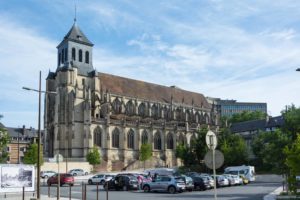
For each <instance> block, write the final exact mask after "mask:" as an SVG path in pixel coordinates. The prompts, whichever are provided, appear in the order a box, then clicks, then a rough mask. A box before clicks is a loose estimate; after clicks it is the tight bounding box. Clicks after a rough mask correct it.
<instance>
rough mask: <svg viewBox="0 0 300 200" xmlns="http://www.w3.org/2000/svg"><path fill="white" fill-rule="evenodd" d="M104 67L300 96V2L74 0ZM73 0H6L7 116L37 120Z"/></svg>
mask: <svg viewBox="0 0 300 200" xmlns="http://www.w3.org/2000/svg"><path fill="white" fill-rule="evenodd" d="M76 2H77V22H78V25H79V26H80V27H81V29H82V30H83V32H84V33H85V34H86V35H87V37H88V38H89V39H90V40H91V41H92V42H93V43H94V44H95V46H94V60H93V64H94V68H96V69H97V70H98V71H101V72H105V73H110V74H115V75H119V76H124V77H129V78H133V79H138V80H144V81H147V82H152V83H157V84H161V85H166V86H170V85H176V86H177V87H180V88H182V89H186V90H190V91H195V92H200V93H202V94H204V95H205V96H212V97H220V98H223V99H236V100H238V101H246V102H248V101H249V102H266V103H268V113H269V114H270V115H273V116H275V115H279V114H280V111H281V110H283V109H284V108H285V105H291V104H292V103H293V104H295V105H296V106H299V105H300V103H299V101H300V73H299V72H296V71H295V69H296V68H298V67H300V12H299V9H300V1H297V0H293V1H291V0H278V1H272V0H268V1H267V0H257V1H254V0H251V1H250V0H249V1H240V0H229V1H225V0H223V1H222V0H206V1H204V0H203V1H202V0H195V1H191V0H190V1H189V0H187V1H182V0H178V1H177V0H164V1H158V0H143V1H138V0H123V1H118V0H114V1H92V0H86V1H76ZM73 18H74V0H64V1H61V0H43V1H41V0H27V1H21V0H0V44H1V45H0V73H1V76H0V93H1V95H0V114H2V115H4V118H3V119H2V120H1V122H2V123H3V124H4V125H6V126H10V127H11V126H13V127H21V126H22V125H23V124H24V125H26V126H27V127H29V126H32V127H35V128H36V127H37V111H38V110H37V108H38V95H37V94H36V93H34V92H29V91H23V90H22V89H21V88H22V86H28V87H31V88H37V87H38V74H39V70H42V78H43V89H44V88H45V78H46V76H47V74H48V72H49V70H51V71H55V69H56V63H57V62H56V58H57V56H56V53H57V52H56V46H57V45H58V44H59V42H60V41H61V40H62V39H63V37H64V35H65V34H66V33H67V32H68V31H69V29H70V28H71V26H72V24H73Z"/></svg>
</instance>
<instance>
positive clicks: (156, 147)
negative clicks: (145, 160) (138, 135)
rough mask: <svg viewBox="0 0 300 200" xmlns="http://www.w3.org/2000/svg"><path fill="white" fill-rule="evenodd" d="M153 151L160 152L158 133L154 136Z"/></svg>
mask: <svg viewBox="0 0 300 200" xmlns="http://www.w3.org/2000/svg"><path fill="white" fill-rule="evenodd" d="M154 149H157V150H161V137H160V133H159V132H156V133H155V135H154Z"/></svg>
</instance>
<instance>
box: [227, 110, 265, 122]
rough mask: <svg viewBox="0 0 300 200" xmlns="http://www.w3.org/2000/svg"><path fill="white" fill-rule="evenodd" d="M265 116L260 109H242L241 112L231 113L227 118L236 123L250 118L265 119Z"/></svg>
mask: <svg viewBox="0 0 300 200" xmlns="http://www.w3.org/2000/svg"><path fill="white" fill-rule="evenodd" d="M266 116H267V114H266V113H263V112H261V111H243V112H241V113H236V114H233V115H232V116H231V117H230V118H229V122H230V123H237V122H244V121H250V120H259V119H265V118H266Z"/></svg>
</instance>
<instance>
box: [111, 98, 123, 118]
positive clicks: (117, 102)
mask: <svg viewBox="0 0 300 200" xmlns="http://www.w3.org/2000/svg"><path fill="white" fill-rule="evenodd" d="M112 109H113V113H114V114H120V113H121V112H122V103H121V101H120V100H119V99H118V98H116V99H115V100H114V101H113V103H112Z"/></svg>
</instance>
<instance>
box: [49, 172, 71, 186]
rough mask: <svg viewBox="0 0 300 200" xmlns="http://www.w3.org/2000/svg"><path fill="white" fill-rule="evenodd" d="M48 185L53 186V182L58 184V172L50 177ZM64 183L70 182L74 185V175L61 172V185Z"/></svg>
mask: <svg viewBox="0 0 300 200" xmlns="http://www.w3.org/2000/svg"><path fill="white" fill-rule="evenodd" d="M47 184H48V186H51V185H52V184H58V174H55V175H53V176H51V177H50V178H48V180H47ZM64 184H69V185H71V186H73V185H74V177H73V176H72V174H60V186H62V185H64Z"/></svg>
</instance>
